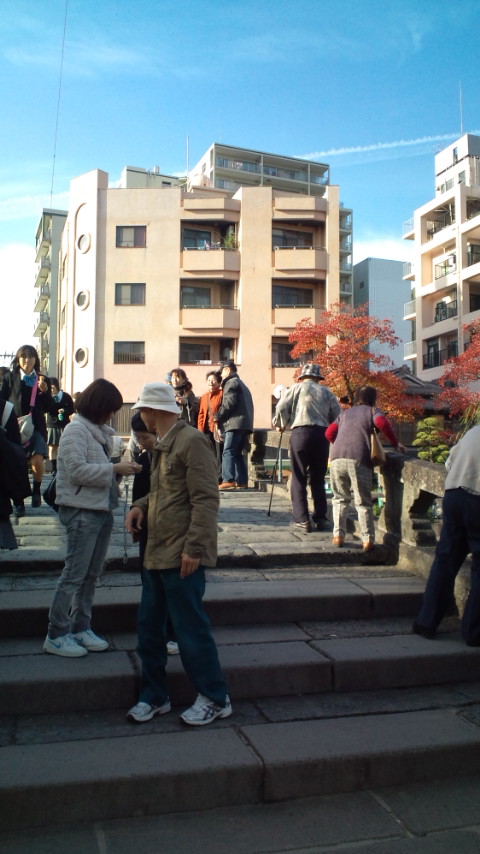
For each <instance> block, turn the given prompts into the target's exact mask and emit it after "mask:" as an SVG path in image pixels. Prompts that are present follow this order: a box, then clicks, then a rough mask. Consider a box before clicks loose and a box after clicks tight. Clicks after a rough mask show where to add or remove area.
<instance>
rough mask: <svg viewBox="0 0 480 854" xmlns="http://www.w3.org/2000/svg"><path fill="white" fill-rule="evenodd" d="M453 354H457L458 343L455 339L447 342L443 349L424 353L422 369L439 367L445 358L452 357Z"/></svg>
mask: <svg viewBox="0 0 480 854" xmlns="http://www.w3.org/2000/svg"><path fill="white" fill-rule="evenodd" d="M455 356H458V344H457V342H456V341H455V342H454V343H452V344H449V345H448V347H445V348H444V349H443V350H436V351H435V352H431V353H427V354H426V355H424V357H423V369H424V370H427V369H428V368H439V367H440V366H441V365H443V363H444V362H446V361H447V359H453V358H454V357H455Z"/></svg>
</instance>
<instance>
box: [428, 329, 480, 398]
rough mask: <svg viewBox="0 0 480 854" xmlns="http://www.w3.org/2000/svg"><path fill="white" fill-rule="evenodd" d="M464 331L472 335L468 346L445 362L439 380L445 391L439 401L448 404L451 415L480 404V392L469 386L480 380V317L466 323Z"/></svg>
mask: <svg viewBox="0 0 480 854" xmlns="http://www.w3.org/2000/svg"><path fill="white" fill-rule="evenodd" d="M462 332H463V333H464V334H467V335H469V336H470V342H469V344H468V347H467V349H466V350H465V351H464V352H463V353H460V355H459V356H455V357H453V358H452V359H448V361H446V362H445V363H444V368H445V370H444V373H443V376H442V377H440V379H439V380H438V382H439V383H440V385H441V386H442V387H443V391H442V392H441V394H440V395H439V396H438V400H437V403H438V405H443V406H445V405H447V406H448V407H449V408H450V414H451V415H462V414H463V413H464V412H465V410H466V409H468V408H470V407H472V406H473V407H475V406H479V405H480V392H479V391H472V390H471V389H470V388H469V386H470V385H471V383H478V382H479V380H480V334H479V333H480V318H477V319H476V320H474V321H473V322H472V323H465V324H464V325H463V326H462Z"/></svg>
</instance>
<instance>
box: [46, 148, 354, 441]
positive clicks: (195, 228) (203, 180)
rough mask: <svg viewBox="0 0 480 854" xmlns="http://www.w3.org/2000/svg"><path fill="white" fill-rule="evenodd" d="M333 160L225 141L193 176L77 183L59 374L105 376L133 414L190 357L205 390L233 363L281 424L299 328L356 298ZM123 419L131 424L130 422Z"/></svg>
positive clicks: (91, 176)
mask: <svg viewBox="0 0 480 854" xmlns="http://www.w3.org/2000/svg"><path fill="white" fill-rule="evenodd" d="M328 181H329V175H328V167H327V166H325V165H322V164H318V163H307V162H306V161H303V160H297V159H295V158H284V157H279V156H276V155H267V154H265V153H261V152H253V151H247V150H246V149H233V148H231V147H229V146H220V145H218V144H215V145H214V146H212V147H211V148H210V149H209V150H208V152H207V153H206V154H205V155H204V158H202V160H201V161H200V162H199V164H197V166H196V167H194V169H192V170H190V172H189V176H188V181H187V180H186V179H177V178H174V177H172V176H165V175H161V174H160V172H159V170H158V169H157V168H154V169H153V170H151V171H146V170H141V169H134V168H132V167H126V169H125V170H124V173H123V175H122V180H121V185H120V186H119V187H116V188H109V186H108V175H107V173H105V172H102V171H100V170H94V171H92V172H89V173H87V174H85V175H81V176H80V177H78V178H75V179H74V180H73V181H72V182H71V193H70V208H69V212H68V217H67V221H66V225H65V229H64V231H63V238H62V246H61V252H60V278H59V290H58V296H59V320H58V370H59V373H60V377H61V381H62V383H63V387H64V388H65V389H66V390H67V391H70V392H76V391H80V390H82V389H83V388H85V386H86V385H88V383H90V382H91V381H92V380H93V379H95V378H97V377H100V376H104V377H107V378H108V379H110V380H111V381H112V382H114V383H115V384H116V385H117V386H118V387H119V388H120V390H121V392H122V394H123V397H124V400H125V403H126V407H125V419H126V410H127V405H128V407H129V406H131V404H132V403H133V402H134V401H135V400H136V399H137V395H138V393H139V390H140V388H141V386H142V384H143V383H145V382H149V381H152V380H164V379H165V375H166V373H167V371H169V370H171V369H172V368H174V367H176V366H178V365H180V366H181V367H183V369H184V370H185V371H186V373H187V375H188V377H189V379H190V380H191V382H192V383H193V389H194V392H195V393H196V394H197V395H200V394H202V393H203V392H204V391H206V381H205V375H206V373H207V371H208V370H211V369H212V368H216V367H217V366H218V364H219V362H220V361H221V360H222V359H224V358H233V359H234V360H235V361H236V362H237V364H238V366H239V374H240V376H241V377H242V379H243V380H244V381H245V382H246V383H247V385H248V386H249V387H250V389H251V391H252V394H253V398H254V402H255V426H256V427H259V428H260V427H269V426H270V424H271V413H272V405H273V403H274V398H273V397H272V393H273V389H274V388H275V386H276V385H279V384H282V385H290V384H291V382H292V377H293V373H294V370H295V363H293V361H292V359H291V357H290V349H291V345H290V344H289V342H288V336H289V334H290V332H291V331H292V330H293V328H294V326H295V325H296V323H298V321H299V320H301V319H302V318H309V319H311V320H312V321H314V322H315V321H316V320H317V319H318V317H319V315H320V312H321V311H322V309H324V308H325V307H326V306H328V305H330V304H331V303H333V302H336V301H338V300H339V299H343V300H345V301H348V302H350V301H351V298H352V273H351V269H352V265H351V239H352V238H351V232H352V222H351V221H352V213H351V211H350V210H346V209H344V208H342V207H341V206H340V204H339V198H338V196H339V188H338V187H337V186H333V185H330V184H329V183H328ZM123 427H124V425H123V424H119V428H123Z"/></svg>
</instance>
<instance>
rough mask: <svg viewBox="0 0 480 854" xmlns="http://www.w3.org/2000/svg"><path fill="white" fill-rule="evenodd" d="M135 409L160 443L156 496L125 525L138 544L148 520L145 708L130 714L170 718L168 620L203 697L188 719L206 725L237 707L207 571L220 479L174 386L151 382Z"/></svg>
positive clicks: (141, 620) (153, 482) (139, 504)
mask: <svg viewBox="0 0 480 854" xmlns="http://www.w3.org/2000/svg"><path fill="white" fill-rule="evenodd" d="M132 408H133V409H137V410H140V414H141V416H142V420H143V421H144V423H145V425H146V427H147V429H148V430H151V431H155V433H156V434H157V439H156V443H155V447H154V450H153V453H152V469H151V476H150V492H149V494H148V495H146V496H145V497H144V498H140V499H139V500H138V501H135V502H134V504H133V506H132V509H131V510H130V512H129V513H128V514H127V516H126V518H125V525H126V528H127V531H129V532H130V533H131V534H132V535H133V536H134V537H135V535H136V534H137V533H138V531H139V530H141V528H142V525H144V524H145V521H146V520H147V519H148V539H147V545H146V548H145V558H144V565H145V569H146V570H148V572H145V573H144V582H143V588H142V600H141V604H140V609H139V616H138V643H139V647H138V648H139V655H140V658H141V662H142V677H141V684H140V697H139V701H138V703H137V704H136V705H135V706H134V707H133V708H132V709H130V711H129V712H128V714H127V717H128V718H129V720H132V721H135V722H137V723H142V722H144V721H149V720H151V719H152V718H153V717H154V716H155V715H163V714H166V713H167V712H169V711H170V708H171V707H170V700H169V696H168V688H167V680H166V672H165V666H166V663H167V652H166V641H167V636H166V626H167V615H168V614H169V615H170V619H171V621H172V625H173V629H174V632H175V638H176V640H177V643H178V646H179V649H180V655H181V658H182V663H183V666H184V668H185V671H186V673H187V676H188V677H189V679H190V681H191V682H192V684H193V686H194V688H195V689H196V691H197V699H196V700H195V702H194V704H193V705H192V706H191V708H189V709H187V710H186V711H185V712H183V714H182V715H181V716H180V717H181V719H182V720H183V721H184V723H186V724H190V725H192V726H204V725H206V724H209V723H211V722H212V721H214V720H215V719H216V718H227V717H229V715H231V714H232V706H231V703H230V699H229V697H228V694H227V687H226V685H225V681H224V679H223V676H222V672H221V669H220V663H219V660H218V653H217V648H216V645H215V641H214V640H213V637H212V633H211V630H210V622H209V619H208V617H207V615H206V613H205V610H204V608H203V604H202V599H203V595H204V592H205V567H209V566H215V563H216V559H217V513H218V504H219V499H218V479H217V471H216V464H215V458H214V456H213V454H212V449H211V447H210V443H209V441H208V439H207V438H206V436H205V435H204V434H203V433H201V432H200V431H199V430H196V429H195V428H194V427H191V426H190V425H189V424H187V423H186V422H185V421H182V420H179V415H180V409H179V407H178V406H177V404H176V402H175V392H174V390H173V388H172V387H171V386H170V385H167V384H166V383H147V384H146V385H144V386H143V388H142V391H141V392H140V397H139V399H138V401H137V402H136V404H135V405H134V406H133V407H132Z"/></svg>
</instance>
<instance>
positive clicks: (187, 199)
mask: <svg viewBox="0 0 480 854" xmlns="http://www.w3.org/2000/svg"><path fill="white" fill-rule="evenodd" d="M182 208H183V210H182V221H183V220H185V221H188V222H195V221H198V222H205V223H206V222H208V221H210V222H227V223H233V222H238V221H239V219H240V202H239V201H238V199H231V198H224V199H222V198H218V197H217V198H209V197H208V196H207V197H204V196H197V195H196V194H195V193H184V194H183V197H182Z"/></svg>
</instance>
